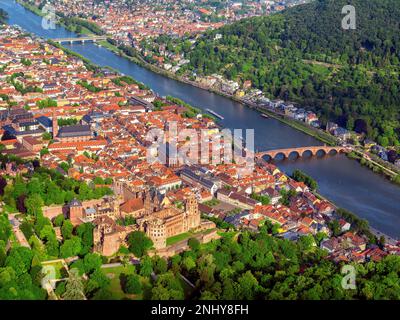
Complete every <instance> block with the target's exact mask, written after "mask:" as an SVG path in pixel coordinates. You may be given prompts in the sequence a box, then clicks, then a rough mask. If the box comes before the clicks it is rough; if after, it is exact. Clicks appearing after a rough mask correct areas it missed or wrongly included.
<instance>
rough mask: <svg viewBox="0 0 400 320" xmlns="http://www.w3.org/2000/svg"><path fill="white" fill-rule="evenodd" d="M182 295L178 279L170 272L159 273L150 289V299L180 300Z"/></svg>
mask: <svg viewBox="0 0 400 320" xmlns="http://www.w3.org/2000/svg"><path fill="white" fill-rule="evenodd" d="M184 297H185V295H184V291H183V288H182V285H181V283H180V281H179V279H178V278H177V277H175V275H174V274H173V273H171V272H167V273H165V274H163V275H160V276H159V277H158V278H157V281H156V283H155V286H154V287H153V289H152V290H151V299H152V300H182V299H183V298H184Z"/></svg>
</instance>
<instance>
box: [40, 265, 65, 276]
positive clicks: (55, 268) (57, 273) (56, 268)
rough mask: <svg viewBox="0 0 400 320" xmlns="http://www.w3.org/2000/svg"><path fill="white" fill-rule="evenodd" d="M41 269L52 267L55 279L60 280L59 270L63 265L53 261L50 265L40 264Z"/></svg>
mask: <svg viewBox="0 0 400 320" xmlns="http://www.w3.org/2000/svg"><path fill="white" fill-rule="evenodd" d="M42 266H43V267H49V266H50V267H53V268H54V270H55V278H56V279H61V278H62V275H61V270H62V269H63V268H64V266H63V264H62V263H61V261H55V262H50V263H46V262H43V263H42Z"/></svg>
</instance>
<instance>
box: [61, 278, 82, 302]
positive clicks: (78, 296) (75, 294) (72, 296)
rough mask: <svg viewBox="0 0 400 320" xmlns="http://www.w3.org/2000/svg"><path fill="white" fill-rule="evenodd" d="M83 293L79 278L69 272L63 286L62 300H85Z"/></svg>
mask: <svg viewBox="0 0 400 320" xmlns="http://www.w3.org/2000/svg"><path fill="white" fill-rule="evenodd" d="M83 292H84V291H83V283H82V280H81V278H80V276H79V275H78V274H77V273H76V272H70V274H69V277H68V280H67V283H66V285H65V292H64V294H63V296H62V297H63V299H64V300H85V294H84V293H83Z"/></svg>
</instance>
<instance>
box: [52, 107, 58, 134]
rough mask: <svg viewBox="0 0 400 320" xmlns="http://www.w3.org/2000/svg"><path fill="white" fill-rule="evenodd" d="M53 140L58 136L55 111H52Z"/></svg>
mask: <svg viewBox="0 0 400 320" xmlns="http://www.w3.org/2000/svg"><path fill="white" fill-rule="evenodd" d="M52 120H53V139H55V138H56V137H57V135H58V121H57V117H56V111H55V110H53V119H52Z"/></svg>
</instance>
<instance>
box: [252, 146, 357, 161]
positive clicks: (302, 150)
mask: <svg viewBox="0 0 400 320" xmlns="http://www.w3.org/2000/svg"><path fill="white" fill-rule="evenodd" d="M320 151H322V152H324V153H325V154H331V153H332V152H335V153H347V152H349V151H350V150H349V149H348V148H345V147H332V146H311V147H299V148H287V149H275V150H267V151H262V152H257V153H256V154H255V157H256V158H262V157H264V156H269V157H270V158H271V159H274V158H275V157H276V156H277V155H278V154H282V155H283V156H284V157H285V158H289V156H290V155H291V154H292V153H293V154H297V155H298V157H299V158H300V157H303V156H304V154H305V153H306V152H310V153H311V156H316V155H317V153H318V152H320Z"/></svg>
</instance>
